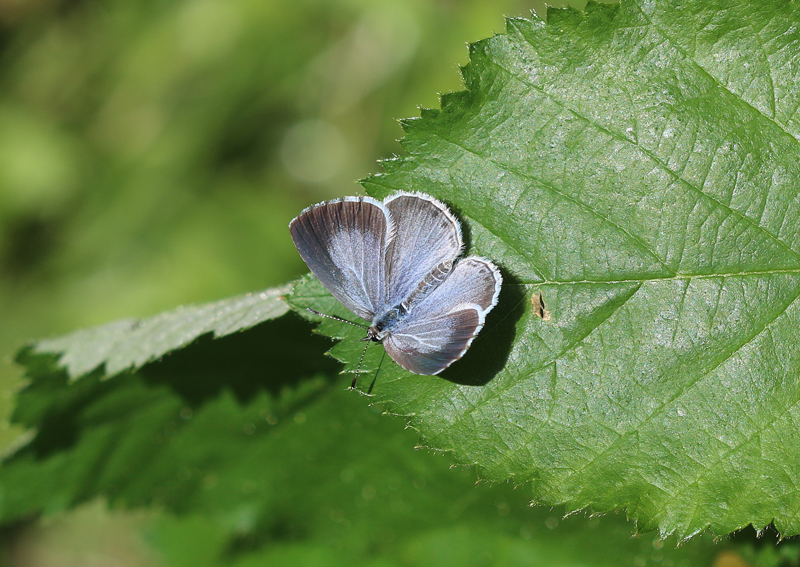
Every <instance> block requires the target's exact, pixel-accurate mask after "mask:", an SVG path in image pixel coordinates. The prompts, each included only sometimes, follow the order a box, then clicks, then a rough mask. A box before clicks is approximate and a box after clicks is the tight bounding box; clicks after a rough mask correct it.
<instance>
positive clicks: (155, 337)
mask: <svg viewBox="0 0 800 567" xmlns="http://www.w3.org/2000/svg"><path fill="white" fill-rule="evenodd" d="M290 290H291V286H284V287H277V288H272V289H268V290H265V291H262V292H260V293H246V294H244V295H240V296H238V297H231V298H230V299H224V300H222V301H218V302H216V303H208V304H205V305H199V306H189V307H180V308H178V309H176V310H175V311H169V312H167V313H162V314H160V315H156V316H155V317H151V318H149V319H143V320H136V319H126V320H122V321H115V322H113V323H109V324H108V325H102V326H100V327H93V328H91V329H86V330H81V331H76V332H74V333H72V334H69V335H66V336H64V337H58V338H54V339H45V340H42V341H39V342H37V343H36V344H35V345H34V346H33V347H32V350H33V352H34V353H37V354H47V353H51V354H60V357H59V364H60V365H61V366H63V367H64V368H66V369H67V371H68V372H69V375H70V377H71V378H73V379H75V378H78V377H79V376H82V375H84V374H88V373H89V372H91V371H92V370H95V369H96V368H98V367H99V366H100V365H101V364H105V375H106V376H113V375H115V374H118V373H120V372H122V371H123V370H128V369H131V368H140V367H141V366H143V365H144V364H146V363H148V362H150V361H152V360H155V359H157V358H158V357H160V356H163V355H165V354H167V353H168V352H170V351H173V350H177V349H179V348H181V347H184V346H186V345H187V344H189V343H191V342H192V341H193V340H195V339H196V338H197V337H199V336H201V335H204V334H206V333H213V335H214V336H215V337H224V336H225V335H229V334H231V333H235V332H237V331H241V330H244V329H249V328H250V327H253V326H255V325H258V324H259V323H262V322H264V321H268V320H270V319H275V318H277V317H280V316H281V315H283V314H284V313H286V312H287V311H288V310H289V307H288V305H287V304H286V301H285V300H284V296H285V295H286V294H287V293H289V291H290Z"/></svg>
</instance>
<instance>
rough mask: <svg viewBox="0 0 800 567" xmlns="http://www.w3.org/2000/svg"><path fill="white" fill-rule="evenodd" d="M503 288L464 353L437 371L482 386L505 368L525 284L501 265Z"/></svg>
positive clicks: (523, 303) (520, 314)
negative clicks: (484, 321) (447, 366)
mask: <svg viewBox="0 0 800 567" xmlns="http://www.w3.org/2000/svg"><path fill="white" fill-rule="evenodd" d="M500 271H501V273H502V274H503V288H502V289H501V290H500V298H499V299H498V301H497V305H496V306H495V308H494V309H492V311H491V313H489V315H488V316H487V317H486V323H485V324H484V327H483V329H482V330H481V332H480V334H479V335H478V336H477V338H476V339H475V340H474V341H473V343H472V345H471V346H470V347H469V350H468V351H467V353H466V354H465V355H464V357H463V358H462V359H461V360H459V361H457V362H455V363H454V364H453V365H452V366H450V367H449V368H448V369H446V370H445V371H444V372H442V373H441V374H439V376H441V377H442V378H444V379H445V380H449V381H450V382H454V383H456V384H461V385H463V386H485V385H486V384H488V383H489V381H491V380H492V378H494V377H495V376H496V375H497V373H499V372H500V371H501V370H502V369H503V368H505V365H506V362H508V357H509V355H510V354H511V348H512V347H513V345H514V339H515V337H516V335H517V321H519V319H520V318H521V317H522V315H523V313H525V286H524V285H523V284H522V282H521V281H520V280H519V279H518V278H516V277H515V276H514V275H512V274H509V273H508V272H506V271H505V270H503V269H502V268H501V269H500Z"/></svg>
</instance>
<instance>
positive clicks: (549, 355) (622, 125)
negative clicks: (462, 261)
mask: <svg viewBox="0 0 800 567" xmlns="http://www.w3.org/2000/svg"><path fill="white" fill-rule="evenodd" d="M798 24H800V7H799V6H798V5H797V3H793V2H787V3H778V4H775V3H772V2H764V1H756V2H753V1H751V0H747V1H742V0H739V1H734V2H730V1H726V2H724V3H723V2H716V1H706V2H692V3H689V4H688V5H687V4H686V3H682V2H677V1H668V0H655V1H650V0H648V1H645V0H627V1H625V2H623V4H622V5H621V6H604V5H598V4H590V5H589V6H587V9H586V12H585V13H579V12H577V11H572V10H563V11H559V10H551V11H550V12H549V15H548V21H547V23H545V22H543V21H539V20H535V19H534V20H533V21H528V20H523V19H511V20H509V21H508V29H507V35H503V36H497V37H493V38H491V39H488V40H485V41H480V42H478V43H475V44H473V45H471V46H470V63H469V65H468V66H467V67H466V68H465V69H464V73H463V74H464V80H465V83H466V87H467V90H466V91H464V92H460V93H454V94H450V95H446V96H444V97H442V104H441V106H442V108H441V111H438V110H426V111H423V113H422V117H421V118H420V119H416V120H408V121H406V122H404V127H405V129H406V132H407V135H406V137H405V139H404V140H403V146H404V148H405V149H406V150H407V152H408V154H409V155H408V156H407V157H403V158H397V159H394V160H391V161H388V162H385V168H386V173H385V174H381V175H376V176H374V177H371V178H369V179H367V180H366V181H365V182H364V185H365V187H366V188H367V190H368V192H369V193H370V194H371V195H374V196H376V197H383V196H385V195H387V194H390V193H391V192H393V191H396V190H414V191H422V192H425V193H429V194H431V195H434V196H436V197H437V198H440V199H442V200H444V201H446V202H447V203H449V204H450V205H451V206H452V208H453V209H454V211H455V212H456V213H457V214H458V216H459V217H460V218H461V220H462V221H463V222H464V223H465V225H466V228H467V231H466V232H467V235H468V240H469V246H470V252H475V253H478V254H481V255H485V256H487V257H489V258H491V259H493V260H495V261H496V262H497V263H498V264H499V265H500V266H501V267H502V270H503V273H504V279H505V282H506V283H505V285H504V289H503V292H502V294H501V297H500V302H499V305H498V307H497V308H496V309H495V310H494V311H493V312H492V313H491V315H490V316H489V318H488V319H487V322H486V326H485V328H484V330H483V331H482V333H481V335H480V336H479V337H478V339H477V340H476V341H475V343H474V344H473V346H472V348H471V350H470V351H469V352H468V353H467V355H466V356H465V357H464V359H463V360H462V361H459V362H457V363H456V364H454V365H453V366H452V367H451V368H449V369H448V370H446V371H445V372H443V373H442V374H441V375H440V376H439V377H426V376H415V375H412V374H410V373H408V372H404V371H402V369H400V368H399V367H398V366H397V365H396V364H394V363H393V362H392V361H391V360H390V359H389V358H388V357H386V358H385V359H382V357H381V354H382V353H381V350H382V349H380V348H374V349H371V352H368V354H367V357H366V359H365V364H364V369H365V376H364V377H363V378H362V379H361V383H362V387H363V388H364V389H367V390H370V391H371V392H372V393H373V394H374V396H375V400H376V401H380V402H382V403H384V404H386V407H388V408H389V409H390V410H391V411H392V412H394V413H397V414H400V415H404V416H409V417H410V420H411V424H412V425H413V427H414V428H416V429H417V430H418V431H419V432H420V434H421V436H422V442H423V444H424V445H426V446H428V447H431V448H434V449H437V450H441V451H448V452H451V453H452V454H453V456H454V459H455V460H457V461H458V462H461V463H476V464H478V465H479V467H480V471H481V475H482V476H483V477H484V478H487V479H491V480H498V481H499V480H505V479H511V480H513V481H514V482H515V483H527V484H529V486H530V489H529V490H531V491H532V494H533V498H534V500H535V501H536V502H538V503H541V504H547V505H556V504H564V505H566V507H567V509H568V510H579V509H585V510H590V511H595V512H605V511H608V510H616V509H622V508H624V509H627V511H628V514H629V515H630V516H631V517H632V518H635V519H636V520H637V522H638V524H639V529H641V530H648V529H655V528H658V529H659V530H660V532H661V534H662V535H666V534H677V535H678V536H679V537H680V538H687V537H690V536H691V535H693V534H697V533H699V532H701V531H702V530H704V529H706V528H710V529H711V530H712V531H713V532H714V533H716V534H725V533H728V532H731V531H733V530H736V529H738V528H741V527H743V526H746V525H748V524H750V523H752V524H753V525H755V526H756V527H762V526H765V525H767V524H770V522H773V521H774V524H775V526H776V527H777V529H778V530H779V531H780V532H781V533H782V534H784V535H794V534H798V533H800V515H798V510H800V492H799V491H798V489H797V487H798V486H800V468H798V467H797V463H798V462H800V433H798V432H799V431H800V427H799V426H800V405H799V404H798V400H800V382H799V381H798V376H800V353H799V352H798V350H797V348H796V344H797V340H798V331H797V329H798V325H799V324H800V302H798V301H797V298H798V296H799V295H800V197H799V196H798V195H799V193H798V190H797V187H798V181H799V180H800V142H799V138H800V121H799V120H798V119H800V116H798V107H800V90H798V89H797V84H798V79H800V77H799V76H798V75H799V74H800V66H799V65H798V64H797V62H798V61H800V32H799V31H798ZM538 292H541V293H542V295H543V299H544V303H545V306H546V309H547V310H548V311H549V312H550V313H551V320H550V321H545V320H543V319H541V318H540V317H538V316H537V314H536V312H535V310H534V309H533V308H532V306H531V303H530V300H531V297H532V296H533V295H534V294H538ZM325 296H326V293H325V291H324V290H323V289H321V288H320V286H319V284H318V283H316V281H315V280H314V279H307V280H305V281H303V282H301V283H300V284H298V285H297V286H296V288H295V291H294V294H293V296H292V297H291V298H290V301H291V303H292V304H293V306H294V307H295V308H297V309H298V310H299V311H300V312H302V308H304V307H306V306H314V307H315V308H316V309H317V310H319V311H324V312H327V313H334V314H337V315H344V316H347V317H349V318H350V319H351V320H352V318H353V316H352V314H348V313H346V311H343V309H342V308H341V307H336V306H334V305H333V303H335V302H332V300H331V299H330V298H325ZM320 329H321V331H322V332H323V333H324V334H327V335H329V336H332V337H336V338H342V339H344V340H343V342H342V343H341V344H340V345H338V346H337V347H336V348H335V349H334V350H333V351H332V352H333V354H334V355H335V356H336V357H337V358H339V359H340V360H343V361H345V362H346V363H347V365H348V369H349V370H351V371H352V370H353V369H354V368H355V366H356V364H357V361H358V359H359V357H360V356H361V344H360V343H358V342H356V339H357V338H360V337H361V336H362V335H363V332H361V331H359V330H358V329H354V328H350V327H349V326H346V325H342V324H340V323H336V322H333V321H324V322H323V323H322V324H321V326H320ZM378 368H380V370H378ZM367 372H369V373H368V374H367Z"/></svg>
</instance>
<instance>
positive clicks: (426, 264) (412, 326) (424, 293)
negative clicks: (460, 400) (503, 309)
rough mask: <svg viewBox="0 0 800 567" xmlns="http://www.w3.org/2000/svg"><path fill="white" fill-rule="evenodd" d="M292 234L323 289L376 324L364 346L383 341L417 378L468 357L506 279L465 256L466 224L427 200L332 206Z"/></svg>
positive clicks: (312, 211)
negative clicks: (464, 233)
mask: <svg viewBox="0 0 800 567" xmlns="http://www.w3.org/2000/svg"><path fill="white" fill-rule="evenodd" d="M289 228H290V232H291V234H292V239H293V241H294V243H295V246H296V247H297V250H298V251H299V252H300V255H301V257H302V258H303V260H304V261H305V262H306V264H307V265H308V267H309V269H311V271H312V272H313V273H314V275H316V276H317V278H318V279H319V280H320V282H321V283H322V285H324V286H325V288H326V289H327V290H328V291H330V292H331V294H332V295H333V296H334V297H336V299H338V300H339V301H340V302H341V303H342V304H343V305H344V306H345V307H347V308H348V309H350V310H351V311H352V312H353V313H355V314H356V315H357V316H358V317H361V318H362V319H364V320H366V321H368V322H369V323H370V326H369V328H368V330H367V336H366V337H365V338H364V340H370V341H376V342H382V343H383V345H384V347H385V348H386V351H387V352H388V353H389V355H390V356H391V357H392V359H394V360H395V361H396V362H397V363H398V364H400V366H402V367H403V368H406V369H407V370H410V371H412V372H415V373H417V374H438V373H439V372H441V371H442V370H444V369H445V368H447V367H448V366H449V365H450V364H452V363H453V362H455V361H456V360H458V359H459V358H461V356H463V354H464V353H465V352H466V350H467V348H469V345H470V344H471V343H472V341H473V339H474V338H475V336H477V334H478V332H479V331H480V329H481V328H482V327H483V323H484V320H485V317H486V314H487V313H488V312H489V311H490V310H491V309H492V308H493V307H494V305H495V304H496V303H497V298H498V296H499V293H500V287H501V285H502V276H501V275H500V271H499V270H498V269H497V267H496V266H495V265H494V264H493V263H492V262H490V261H489V260H486V259H485V258H481V257H478V256H471V257H468V258H459V257H460V255H461V252H462V249H463V241H462V238H461V225H460V224H459V222H458V220H457V219H456V218H455V217H454V216H453V214H452V213H451V212H450V210H449V209H448V208H447V207H446V206H445V205H444V204H443V203H441V202H440V201H438V200H436V199H434V198H433V197H430V196H429V195H424V194H422V193H405V192H400V193H396V194H394V195H391V196H389V197H387V198H386V199H385V200H384V201H378V200H376V199H373V198H371V197H345V198H344V199H337V200H335V201H328V202H324V203H320V204H318V205H314V206H312V207H309V208H308V209H305V210H304V211H302V212H301V213H300V215H299V216H298V217H297V218H295V219H294V220H293V221H292V222H291V223H290V225H289Z"/></svg>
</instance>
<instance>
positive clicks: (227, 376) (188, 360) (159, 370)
mask: <svg viewBox="0 0 800 567" xmlns="http://www.w3.org/2000/svg"><path fill="white" fill-rule="evenodd" d="M330 346H331V342H330V340H329V339H327V338H325V337H323V336H320V335H317V334H313V333H312V332H311V326H310V325H309V323H308V322H307V321H305V320H303V319H302V318H301V317H300V316H298V315H297V314H295V313H294V312H290V313H288V314H287V315H285V316H283V317H280V318H279V319H276V320H273V321H266V322H264V323H261V324H260V325H257V326H255V327H253V328H252V329H248V330H246V331H243V332H240V333H235V334H232V335H228V336H226V337H221V338H217V339H215V338H213V337H212V335H211V334H210V333H209V334H206V335H202V336H200V337H198V338H197V339H195V340H194V341H193V342H192V343H191V344H189V345H188V346H186V347H185V348H183V349H181V350H178V351H175V352H172V353H170V354H169V355H167V356H165V357H163V358H162V359H161V360H159V361H157V362H153V363H150V364H147V365H146V366H144V367H143V368H142V369H141V370H139V373H140V374H141V375H142V377H143V378H144V381H145V382H146V383H148V384H151V385H156V384H166V385H168V386H169V387H170V388H172V389H173V390H174V391H175V392H176V393H177V394H179V395H180V396H181V397H182V398H184V399H185V400H186V401H187V403H189V404H190V405H194V406H198V405H201V404H202V403H203V402H205V401H206V400H208V399H212V398H216V397H217V396H218V395H219V394H220V393H221V391H222V390H223V389H228V390H230V391H231V392H233V394H234V395H235V396H236V398H237V400H238V401H239V402H240V403H242V404H246V403H248V402H249V401H250V400H252V399H253V398H254V397H255V396H256V395H257V394H258V393H259V392H262V391H267V392H269V393H271V394H272V395H278V394H280V392H281V391H282V390H283V389H284V388H287V387H288V388H291V387H294V386H296V385H297V384H298V382H300V381H301V380H303V379H304V378H308V377H311V376H313V375H315V374H318V373H323V374H326V375H328V376H331V377H335V376H337V374H338V372H339V371H340V370H341V364H339V363H338V362H337V361H335V360H333V359H332V358H330V357H328V356H325V354H324V353H325V351H327V350H328V349H330Z"/></svg>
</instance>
